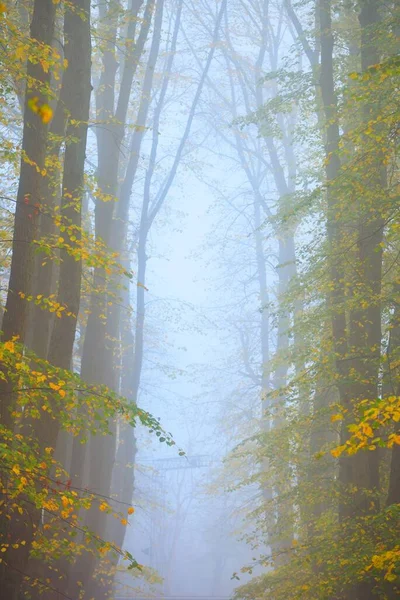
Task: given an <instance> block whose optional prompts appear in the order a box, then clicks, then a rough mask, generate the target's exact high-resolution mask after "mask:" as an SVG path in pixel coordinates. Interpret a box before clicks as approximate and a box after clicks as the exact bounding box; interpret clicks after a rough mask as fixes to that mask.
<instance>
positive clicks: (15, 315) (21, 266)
mask: <svg viewBox="0 0 400 600" xmlns="http://www.w3.org/2000/svg"><path fill="white" fill-rule="evenodd" d="M55 12H56V6H55V4H54V2H53V0H43V1H39V0H35V3H34V8H33V15H32V23H31V38H32V39H33V40H35V41H37V42H38V43H42V44H45V45H47V46H51V43H52V40H53V33H54V21H55ZM46 71H47V72H46ZM46 71H45V70H43V67H42V65H41V63H40V62H30V61H28V71H27V77H28V79H27V81H28V83H27V89H26V93H25V106H24V129H23V135H22V158H21V168H20V177H19V185H18V193H17V204H16V209H15V220H14V234H13V244H12V259H11V271H10V280H9V284H8V294H7V302H6V307H5V313H4V317H3V323H2V328H3V338H2V339H3V341H7V340H10V339H11V338H13V337H14V336H16V337H18V338H19V341H21V342H24V341H25V335H26V331H27V316H28V304H27V300H26V299H25V297H26V296H27V295H29V294H30V293H31V290H32V276H33V267H34V245H33V244H34V240H35V239H36V237H37V232H38V226H39V214H40V206H41V203H42V199H41V191H42V181H43V177H44V176H45V175H44V164H45V156H46V147H47V134H48V124H47V123H46V122H45V121H46V119H45V120H43V119H42V116H41V114H40V111H39V112H36V111H35V110H33V109H32V107H31V104H32V103H33V106H34V105H35V101H34V99H35V98H37V102H36V106H39V107H40V106H42V105H44V104H47V103H48V102H49V98H48V94H47V93H46V92H47V91H49V84H50V73H49V72H48V71H49V70H48V69H47V70H46ZM5 375H6V380H5V381H3V380H0V398H1V423H2V424H3V425H6V426H7V427H9V428H11V427H12V424H13V419H12V417H11V413H10V411H11V410H12V406H13V401H14V399H13V394H12V393H11V392H12V385H11V383H10V381H9V380H8V379H7V374H6V373H5ZM10 598H11V596H10Z"/></svg>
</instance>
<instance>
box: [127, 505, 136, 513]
mask: <svg viewBox="0 0 400 600" xmlns="http://www.w3.org/2000/svg"><path fill="white" fill-rule="evenodd" d="M134 512H135V509H134V508H133V506H130V507H129V508H128V515H133V513H134Z"/></svg>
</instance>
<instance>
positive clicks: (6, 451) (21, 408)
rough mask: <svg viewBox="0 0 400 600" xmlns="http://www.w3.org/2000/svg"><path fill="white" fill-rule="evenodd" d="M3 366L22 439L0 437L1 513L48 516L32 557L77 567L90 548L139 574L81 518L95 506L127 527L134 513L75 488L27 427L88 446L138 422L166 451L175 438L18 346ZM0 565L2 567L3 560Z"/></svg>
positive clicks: (3, 348) (105, 392)
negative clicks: (51, 429)
mask: <svg viewBox="0 0 400 600" xmlns="http://www.w3.org/2000/svg"><path fill="white" fill-rule="evenodd" d="M0 360H1V363H2V369H3V371H2V372H1V376H2V377H3V378H4V373H7V374H8V376H9V377H10V378H11V380H12V383H13V389H14V392H15V394H16V406H15V409H14V413H13V417H14V419H15V423H16V431H17V433H14V432H12V431H10V430H8V429H6V428H5V427H4V426H2V427H1V429H0V459H1V460H0V463H1V466H0V474H1V477H0V481H1V483H0V486H1V488H0V494H1V496H0V513H1V514H3V515H6V518H7V519H11V518H12V517H13V516H14V517H15V515H21V516H22V518H24V519H26V518H28V517H29V514H30V513H31V512H32V510H40V511H41V512H42V514H43V519H42V522H41V524H40V526H39V527H38V528H37V530H36V532H35V538H34V541H33V544H32V556H33V557H36V558H41V559H42V560H45V561H49V560H55V559H57V558H59V557H60V556H64V557H65V558H67V559H70V560H72V559H75V558H76V557H77V556H79V555H80V554H81V553H82V552H86V551H88V548H90V551H91V552H95V553H96V554H100V556H105V555H107V554H110V553H111V554H113V553H114V554H115V553H116V554H117V555H119V556H120V557H122V558H123V559H124V560H127V561H128V564H129V568H138V567H139V565H138V563H137V562H136V561H135V559H134V558H133V557H132V556H131V555H130V554H129V553H128V552H125V551H122V550H121V549H120V548H117V547H116V546H115V545H113V544H111V543H110V542H108V541H106V540H103V539H100V538H99V537H97V536H96V535H94V534H93V532H91V531H90V529H89V528H88V527H87V526H86V525H84V517H83V514H84V513H85V512H86V511H88V510H89V509H90V508H91V507H92V506H97V507H98V509H99V510H100V511H101V512H103V513H105V514H110V515H112V516H113V517H114V518H116V519H119V520H120V521H121V523H122V524H123V525H127V524H128V517H129V515H131V514H133V512H134V509H133V507H131V506H128V505H127V506H125V505H123V504H122V503H117V505H118V506H121V505H122V506H123V509H124V510H123V512H122V511H121V510H119V508H118V506H117V509H116V508H115V504H116V501H115V500H113V499H111V498H104V497H101V496H99V495H98V494H95V493H92V492H91V491H90V490H88V489H79V488H75V487H74V485H73V483H72V482H71V478H70V476H69V474H68V473H67V472H66V471H65V469H64V468H62V466H61V465H60V464H59V463H58V462H57V460H56V459H55V458H54V448H51V447H45V448H42V447H40V446H39V444H38V442H35V441H34V440H32V439H29V427H30V426H32V425H33V426H34V424H35V422H37V421H38V420H40V419H43V418H44V415H45V414H46V415H47V418H50V419H51V420H52V419H54V420H57V422H58V423H59V424H60V425H61V427H62V429H64V430H65V431H66V432H68V433H69V434H70V435H72V436H78V435H79V436H80V439H81V440H82V442H83V443H84V442H85V441H86V439H87V436H88V435H89V434H91V435H107V434H108V433H109V425H110V422H112V420H115V419H121V420H122V421H123V422H126V423H128V424H129V425H131V426H132V427H134V426H136V425H137V423H138V422H139V423H140V424H141V425H143V426H144V427H146V428H148V429H149V430H150V431H151V432H153V433H154V434H155V435H156V436H157V437H158V439H159V440H160V442H165V443H166V444H167V445H168V446H173V445H174V444H175V442H174V441H173V439H172V437H171V434H169V433H167V432H165V431H164V430H163V428H162V427H161V425H160V423H159V421H158V420H157V419H156V418H154V417H153V416H152V415H150V414H149V413H148V412H146V411H144V410H141V409H140V408H138V407H137V406H136V405H134V404H132V403H130V402H129V401H128V400H127V399H125V398H122V397H119V396H118V395H117V394H116V393H115V392H113V391H111V390H109V389H108V388H106V387H105V386H88V385H86V384H85V383H83V382H82V380H81V379H80V378H79V377H78V375H76V374H75V373H72V372H71V371H65V370H62V369H57V368H55V367H54V366H52V365H51V364H49V363H48V362H47V361H45V360H42V359H39V358H38V357H37V356H36V355H35V354H34V353H32V352H30V351H28V350H27V349H26V348H25V347H24V346H23V345H21V344H19V343H18V342H17V340H12V341H8V342H5V343H2V344H1V345H0ZM180 452H182V451H180ZM25 543H26V542H25V540H24V539H21V540H19V541H18V542H14V546H13V548H16V547H18V545H19V544H21V545H24V544H25ZM15 544H17V546H15ZM8 546H9V542H8V541H7V534H5V535H4V536H2V542H1V544H0V553H1V554H4V553H6V551H7V549H8ZM0 560H4V559H3V558H2V557H1V555H0ZM39 584H40V582H38V585H39Z"/></svg>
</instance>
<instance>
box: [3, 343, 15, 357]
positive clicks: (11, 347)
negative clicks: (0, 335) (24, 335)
mask: <svg viewBox="0 0 400 600" xmlns="http://www.w3.org/2000/svg"><path fill="white" fill-rule="evenodd" d="M4 348H5V349H6V350H8V351H9V352H11V354H14V352H15V344H14V342H6V343H5V344H4Z"/></svg>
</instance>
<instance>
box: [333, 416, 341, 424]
mask: <svg viewBox="0 0 400 600" xmlns="http://www.w3.org/2000/svg"><path fill="white" fill-rule="evenodd" d="M342 419H343V415H332V416H331V421H332V423H335V421H342Z"/></svg>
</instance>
